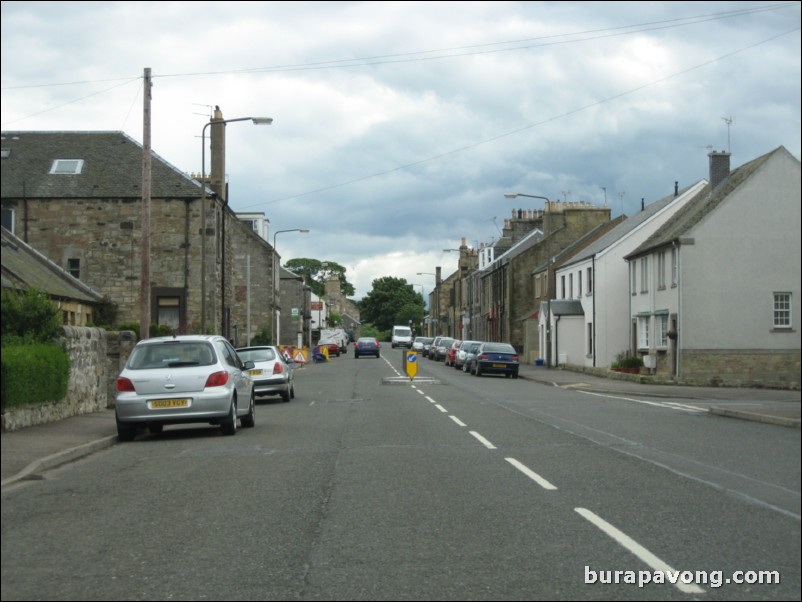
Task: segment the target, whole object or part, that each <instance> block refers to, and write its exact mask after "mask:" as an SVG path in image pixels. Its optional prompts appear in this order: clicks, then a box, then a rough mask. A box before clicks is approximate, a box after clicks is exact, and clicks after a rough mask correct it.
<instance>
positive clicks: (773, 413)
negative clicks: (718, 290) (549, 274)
mask: <svg viewBox="0 0 802 602" xmlns="http://www.w3.org/2000/svg"><path fill="white" fill-rule="evenodd" d="M616 376H618V375H616ZM520 377H521V378H523V379H527V380H533V381H536V382H540V383H543V384H548V385H552V386H557V387H563V388H571V389H577V390H582V391H589V392H595V393H604V394H609V395H620V396H637V397H652V398H668V399H672V400H676V399H682V400H686V401H688V403H691V404H693V405H696V406H698V407H705V408H707V411H708V413H710V414H711V415H715V416H721V417H722V418H723V419H724V418H734V419H741V420H751V421H756V422H763V423H766V424H771V425H776V426H778V427H790V428H796V429H799V428H800V391H797V390H779V389H748V388H732V387H694V386H683V385H674V384H654V383H644V382H640V380H641V379H639V378H638V377H624V376H621V378H606V377H603V376H596V375H592V374H588V373H583V372H574V371H572V370H562V369H554V368H551V369H550V368H545V367H542V366H531V365H522V366H521V368H520ZM0 442H2V450H1V451H2V454H0V463H1V464H2V488H3V489H5V488H6V487H8V486H11V485H13V484H15V483H18V482H19V481H23V480H30V479H38V478H41V475H42V473H44V472H45V471H47V470H50V469H53V468H56V467H58V466H60V465H62V464H66V463H68V462H72V461H75V460H77V459H79V458H82V457H84V456H87V455H89V454H92V453H94V452H96V451H99V450H101V449H104V448H107V447H111V446H112V445H115V444H116V443H117V427H116V424H115V421H114V410H113V409H107V410H103V411H101V412H95V413H92V414H83V415H79V416H73V417H70V418H65V419H63V420H59V421H57V422H51V423H48V424H42V425H38V426H32V427H28V428H23V429H19V430H16V431H11V432H3V433H2V434H0Z"/></svg>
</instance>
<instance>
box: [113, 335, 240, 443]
mask: <svg viewBox="0 0 802 602" xmlns="http://www.w3.org/2000/svg"><path fill="white" fill-rule="evenodd" d="M253 368H254V363H253V362H252V361H245V362H243V361H242V359H241V358H240V356H239V355H238V354H237V352H236V350H235V349H234V347H232V346H231V343H229V342H228V341H227V340H226V339H225V337H222V336H218V335H181V336H172V337H157V338H152V339H144V340H142V341H139V343H137V344H136V345H135V346H134V349H133V350H132V351H131V355H130V356H129V357H128V361H126V363H125V367H124V368H123V370H122V372H120V375H119V376H118V377H117V400H116V409H115V415H116V420H117V436H118V438H119V439H120V441H131V440H132V439H133V438H134V437H135V436H136V433H137V430H138V429H139V428H140V427H147V428H148V430H150V432H151V433H159V432H161V431H162V430H163V429H164V426H165V425H167V424H180V423H191V422H208V423H210V424H217V425H220V427H221V429H222V431H223V434H224V435H234V434H236V432H237V421H238V420H239V421H241V422H242V426H244V427H252V426H254V424H255V420H256V414H255V404H254V392H253V381H252V380H251V377H250V375H249V374H248V371H249V370H252V369H253Z"/></svg>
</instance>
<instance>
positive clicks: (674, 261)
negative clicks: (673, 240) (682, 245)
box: [671, 248, 679, 286]
mask: <svg viewBox="0 0 802 602" xmlns="http://www.w3.org/2000/svg"><path fill="white" fill-rule="evenodd" d="M678 284H679V256H678V255H677V249H676V248H674V249H671V286H677V285H678Z"/></svg>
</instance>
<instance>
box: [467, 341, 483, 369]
mask: <svg viewBox="0 0 802 602" xmlns="http://www.w3.org/2000/svg"><path fill="white" fill-rule="evenodd" d="M481 344H482V341H472V342H471V344H470V345H468V348H467V349H466V350H465V362H464V363H463V364H462V371H463V372H465V373H467V374H473V373H474V370H475V369H476V351H477V350H478V349H479V346H480V345H481Z"/></svg>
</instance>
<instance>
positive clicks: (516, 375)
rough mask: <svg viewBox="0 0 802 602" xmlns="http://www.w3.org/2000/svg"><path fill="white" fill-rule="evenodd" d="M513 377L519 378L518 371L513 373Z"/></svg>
mask: <svg viewBox="0 0 802 602" xmlns="http://www.w3.org/2000/svg"><path fill="white" fill-rule="evenodd" d="M512 377H513V378H518V371H517V370H516V371H515V372H513V373H512Z"/></svg>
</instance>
